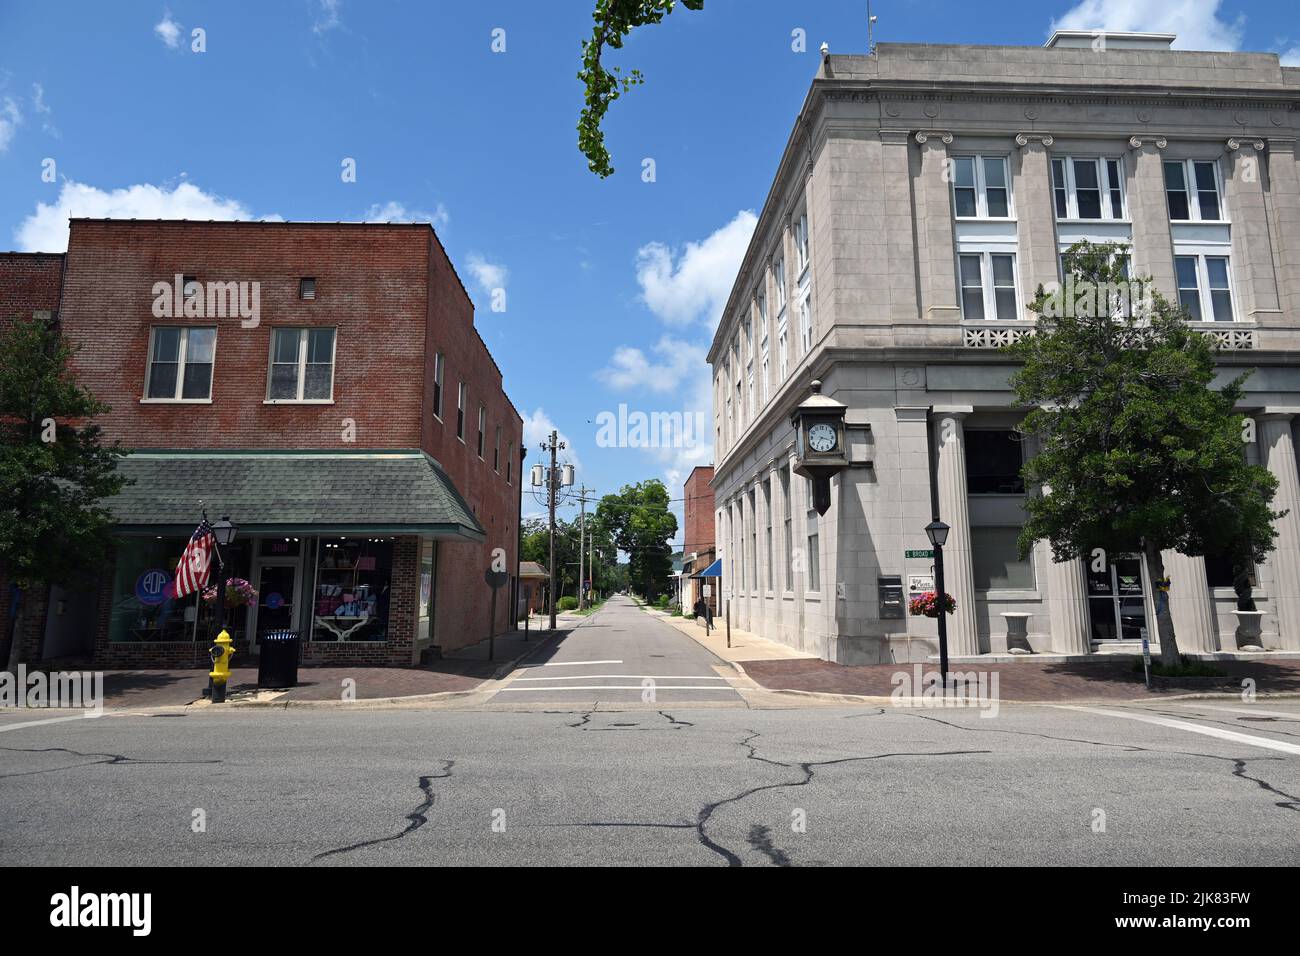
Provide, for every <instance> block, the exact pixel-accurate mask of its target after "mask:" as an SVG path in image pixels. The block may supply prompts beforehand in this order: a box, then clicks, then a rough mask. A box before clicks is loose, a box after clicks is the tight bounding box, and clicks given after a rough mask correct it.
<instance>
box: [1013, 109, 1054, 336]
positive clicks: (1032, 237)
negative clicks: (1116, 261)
mask: <svg viewBox="0 0 1300 956" xmlns="http://www.w3.org/2000/svg"><path fill="white" fill-rule="evenodd" d="M1016 144H1017V145H1018V146H1019V147H1020V176H1019V181H1018V182H1017V183H1016V218H1017V220H1018V222H1019V226H1020V250H1021V260H1020V296H1021V300H1022V301H1023V302H1024V303H1025V305H1026V306H1028V305H1029V303H1031V302H1033V301H1034V296H1035V295H1037V294H1038V287H1039V286H1040V285H1041V286H1043V287H1044V288H1046V289H1048V290H1049V291H1050V290H1051V289H1052V287H1053V284H1054V283H1059V282H1060V279H1061V270H1060V265H1059V262H1060V257H1059V256H1058V255H1057V240H1056V205H1055V203H1054V201H1053V199H1052V167H1051V163H1050V157H1049V156H1048V154H1047V148H1048V147H1049V146H1051V145H1052V137H1051V136H1047V135H1040V134H1026V133H1019V134H1017V135H1016ZM1021 317H1022V318H1026V319H1032V318H1036V316H1035V315H1034V313H1032V312H1030V311H1029V310H1028V308H1026V309H1025V311H1024V313H1023V314H1022V316H1021Z"/></svg>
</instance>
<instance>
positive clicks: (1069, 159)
mask: <svg viewBox="0 0 1300 956" xmlns="http://www.w3.org/2000/svg"><path fill="white" fill-rule="evenodd" d="M1058 162H1059V163H1060V164H1061V168H1062V171H1063V174H1064V179H1065V182H1064V184H1063V185H1064V188H1065V216H1061V214H1060V213H1059V212H1057V210H1056V164H1057V163H1058ZM1075 163H1092V164H1093V166H1094V167H1095V168H1096V170H1097V190H1098V192H1099V193H1100V201H1101V216H1100V217H1099V218H1097V219H1084V218H1082V217H1080V215H1079V197H1078V184H1077V183H1076V182H1075V179H1074V164H1075ZM1110 163H1116V164H1117V168H1116V173H1117V175H1118V176H1119V181H1118V182H1117V183H1112V182H1111V181H1110ZM1049 170H1050V174H1051V177H1052V211H1053V212H1054V213H1056V221H1057V222H1070V221H1077V222H1127V221H1128V191H1127V190H1126V189H1125V187H1124V158H1123V157H1122V156H1064V155H1061V156H1052V157H1051V165H1050V166H1049ZM1113 188H1118V189H1119V215H1118V216H1117V215H1115V211H1114V210H1113V209H1112V208H1111V202H1110V194H1111V190H1112V189H1113Z"/></svg>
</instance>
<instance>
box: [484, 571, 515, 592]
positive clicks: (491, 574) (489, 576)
mask: <svg viewBox="0 0 1300 956" xmlns="http://www.w3.org/2000/svg"><path fill="white" fill-rule="evenodd" d="M483 580H484V581H486V582H487V586H488V587H490V588H491V589H492V590H493V591H495V590H496V589H497V588H503V587H505V586H506V582H507V581H509V580H510V575H509V574H507V573H506V572H504V571H493V570H492V569H491V568H488V569H487V571H485V572H484V574H483Z"/></svg>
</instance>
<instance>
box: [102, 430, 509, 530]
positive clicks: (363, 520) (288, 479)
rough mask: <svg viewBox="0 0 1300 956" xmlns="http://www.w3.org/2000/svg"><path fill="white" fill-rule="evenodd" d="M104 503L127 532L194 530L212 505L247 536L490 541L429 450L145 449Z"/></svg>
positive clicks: (121, 466)
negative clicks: (372, 536)
mask: <svg viewBox="0 0 1300 956" xmlns="http://www.w3.org/2000/svg"><path fill="white" fill-rule="evenodd" d="M118 470H119V471H120V472H121V473H122V474H123V475H125V476H126V477H127V478H130V479H132V482H133V483H132V484H128V485H127V486H126V487H125V488H123V489H122V492H121V493H120V494H118V495H116V496H114V497H112V498H109V499H107V500H106V501H105V502H104V504H105V506H106V507H107V508H108V509H109V511H110V512H111V513H112V514H113V517H114V519H115V523H116V530H117V531H118V532H119V533H121V534H155V535H158V534H184V535H188V534H190V533H191V532H193V530H194V527H195V525H197V524H198V522H199V518H201V517H202V510H201V508H200V505H199V501H200V500H202V502H203V507H205V508H206V509H207V512H208V517H209V519H211V520H213V521H215V520H216V519H218V518H220V517H222V516H223V515H229V516H230V519H231V521H233V522H234V523H235V524H236V525H237V526H238V528H239V531H240V534H241V535H242V534H244V533H248V534H258V533H272V534H280V533H288V532H295V533H299V534H302V533H313V534H347V533H350V532H371V533H377V534H420V535H433V536H436V537H444V538H446V537H452V538H462V539H465V540H469V541H483V540H484V539H485V538H486V533H485V532H484V530H483V526H482V525H481V524H479V521H478V518H476V517H475V515H474V511H473V509H472V508H470V506H469V504H468V503H467V502H466V501H465V499H464V498H463V497H462V496H461V493H460V491H459V490H457V488H456V486H455V484H453V482H452V480H451V478H450V477H448V475H447V473H446V472H445V471H443V470H442V466H441V465H439V464H438V463H437V462H436V461H435V460H434V459H432V458H430V457H429V456H428V455H426V454H425V453H424V452H422V451H367V452H338V451H293V452H287V451H286V452H281V451H142V452H135V453H132V454H129V455H127V456H126V457H125V458H123V459H122V460H121V461H120V462H119V463H118Z"/></svg>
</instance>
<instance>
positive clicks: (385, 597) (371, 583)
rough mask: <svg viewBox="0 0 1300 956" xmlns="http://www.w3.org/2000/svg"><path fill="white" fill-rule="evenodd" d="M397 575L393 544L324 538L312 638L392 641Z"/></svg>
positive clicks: (318, 564)
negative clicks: (391, 611) (391, 604)
mask: <svg viewBox="0 0 1300 956" xmlns="http://www.w3.org/2000/svg"><path fill="white" fill-rule="evenodd" d="M392 574H393V542H392V539H390V538H366V537H360V538H342V537H340V538H321V539H320V548H319V550H318V552H317V560H316V590H315V592H314V599H313V616H312V629H311V639H312V640H313V641H384V640H387V639H388V603H389V587H390V585H391V582H392Z"/></svg>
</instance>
